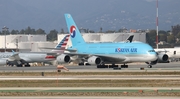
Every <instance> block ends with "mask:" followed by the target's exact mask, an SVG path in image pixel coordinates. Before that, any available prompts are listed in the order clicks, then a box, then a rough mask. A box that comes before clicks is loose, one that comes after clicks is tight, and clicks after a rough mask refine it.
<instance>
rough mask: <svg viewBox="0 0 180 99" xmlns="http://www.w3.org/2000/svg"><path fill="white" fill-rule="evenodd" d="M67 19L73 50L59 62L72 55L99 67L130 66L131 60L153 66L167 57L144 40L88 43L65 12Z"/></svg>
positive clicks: (61, 57)
mask: <svg viewBox="0 0 180 99" xmlns="http://www.w3.org/2000/svg"><path fill="white" fill-rule="evenodd" d="M65 19H66V23H67V27H68V31H69V33H70V38H71V42H72V46H71V47H69V48H67V50H69V51H71V50H73V52H70V53H64V54H61V55H59V56H58V57H57V61H58V62H61V63H66V62H69V61H71V59H72V58H71V57H73V56H77V57H78V58H79V59H86V60H87V62H88V63H89V64H91V65H97V68H99V67H105V66H106V64H112V67H116V66H118V65H116V64H123V65H121V67H124V68H128V65H126V64H127V63H131V62H146V63H148V67H149V68H152V65H154V64H156V63H157V61H158V60H161V61H164V60H166V59H165V58H167V57H164V54H158V55H157V53H156V52H155V51H154V49H153V48H152V47H151V46H150V45H148V44H146V43H142V42H118V43H86V42H85V40H84V39H83V37H82V36H81V34H80V32H79V29H78V27H77V26H76V24H75V22H74V20H73V18H72V16H71V15H70V14H65ZM74 51H75V52H74Z"/></svg>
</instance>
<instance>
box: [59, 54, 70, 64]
mask: <svg viewBox="0 0 180 99" xmlns="http://www.w3.org/2000/svg"><path fill="white" fill-rule="evenodd" d="M56 60H57V62H59V63H68V62H70V61H71V57H70V56H69V55H66V54H61V55H59V56H57V57H56Z"/></svg>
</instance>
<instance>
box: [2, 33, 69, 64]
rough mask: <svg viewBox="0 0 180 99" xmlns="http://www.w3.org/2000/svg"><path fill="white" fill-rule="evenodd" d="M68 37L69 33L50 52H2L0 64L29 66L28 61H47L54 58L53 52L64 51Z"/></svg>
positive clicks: (60, 52)
mask: <svg viewBox="0 0 180 99" xmlns="http://www.w3.org/2000/svg"><path fill="white" fill-rule="evenodd" d="M68 39H69V35H66V36H65V37H64V38H63V39H62V41H61V42H60V43H59V44H57V46H56V47H55V49H53V50H52V51H51V52H48V53H47V52H28V53H18V52H3V53H0V65H10V66H14V65H16V66H17V67H22V66H23V65H24V66H25V67H29V66H30V65H29V63H33V62H49V61H52V60H55V59H56V56H54V53H55V54H57V55H59V54H62V53H64V50H65V47H66V45H67V41H68Z"/></svg>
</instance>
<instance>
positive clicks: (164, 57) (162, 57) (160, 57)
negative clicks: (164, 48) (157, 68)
mask: <svg viewBox="0 0 180 99" xmlns="http://www.w3.org/2000/svg"><path fill="white" fill-rule="evenodd" d="M168 59H169V57H168V55H167V54H158V62H167V61H168Z"/></svg>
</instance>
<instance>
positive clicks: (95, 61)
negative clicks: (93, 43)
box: [87, 56, 102, 65]
mask: <svg viewBox="0 0 180 99" xmlns="http://www.w3.org/2000/svg"><path fill="white" fill-rule="evenodd" d="M87 62H88V63H89V64H96V65H100V64H101V63H102V60H101V58H99V57H97V56H92V57H90V58H88V60H87Z"/></svg>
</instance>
